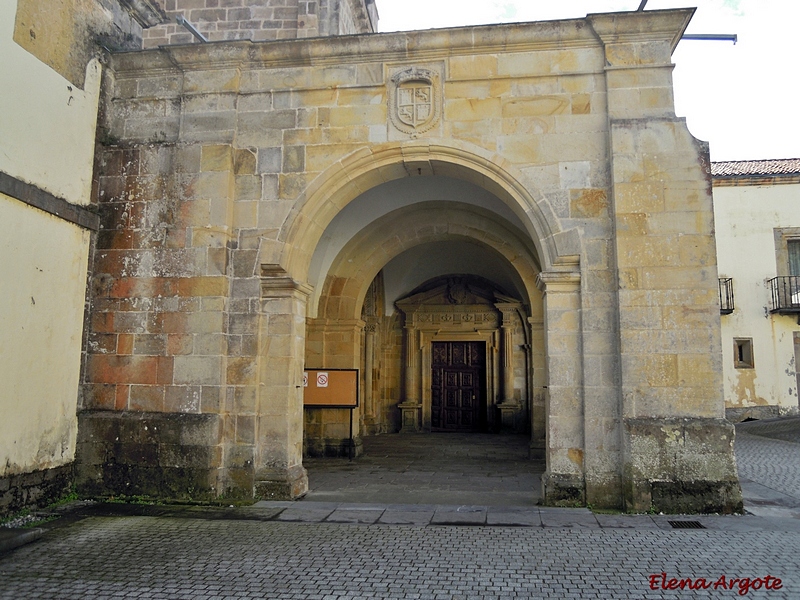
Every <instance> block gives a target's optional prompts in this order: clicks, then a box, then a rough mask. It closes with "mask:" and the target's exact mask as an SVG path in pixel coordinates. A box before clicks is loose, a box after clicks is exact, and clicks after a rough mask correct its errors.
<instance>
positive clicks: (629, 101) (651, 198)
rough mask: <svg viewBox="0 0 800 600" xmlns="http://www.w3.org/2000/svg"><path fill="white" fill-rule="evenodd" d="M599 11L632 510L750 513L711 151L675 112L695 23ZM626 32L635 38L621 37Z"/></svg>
mask: <svg viewBox="0 0 800 600" xmlns="http://www.w3.org/2000/svg"><path fill="white" fill-rule="evenodd" d="M691 13H692V11H691V10H688V9H687V10H683V11H674V12H672V13H671V14H670V15H669V18H668V19H665V20H664V21H663V25H664V26H665V27H664V28H663V29H659V28H653V29H649V30H648V29H644V28H642V27H639V26H638V23H639V22H643V21H641V20H642V19H643V18H646V17H643V16H642V15H643V13H631V14H630V15H631V16H630V17H626V18H623V19H612V18H609V15H599V16H594V15H593V16H590V17H589V20H590V22H591V24H592V27H593V28H594V30H595V32H596V33H597V34H598V36H599V37H600V38H601V40H602V41H603V43H604V51H605V59H606V60H605V65H606V66H605V71H606V86H607V94H608V113H609V119H610V120H609V123H610V150H611V156H610V158H611V168H612V185H613V194H612V202H611V209H612V218H613V220H614V226H615V230H616V236H615V237H614V246H615V262H616V268H617V278H618V288H619V292H618V298H619V299H618V307H619V308H618V311H619V337H620V343H619V353H620V378H621V381H620V385H621V392H622V398H621V407H620V410H621V420H622V432H621V436H622V441H621V447H622V462H623V464H622V488H623V499H624V505H625V508H626V509H627V510H633V511H644V510H651V509H654V510H658V511H664V512H730V511H735V510H740V509H741V492H740V489H739V484H738V481H737V477H736V467H735V464H734V459H733V433H734V432H733V427H732V425H731V424H730V423H728V422H727V421H725V419H724V402H723V394H722V364H721V347H720V319H719V305H718V300H717V293H718V289H717V288H718V280H717V261H716V250H715V244H714V230H713V210H712V199H711V176H710V161H709V155H708V146H707V144H705V143H702V142H699V141H698V140H696V139H695V138H693V137H692V135H691V134H690V133H689V131H688V129H687V127H686V123H685V120H684V119H679V118H677V117H675V113H674V107H673V98H672V67H673V65H672V63H671V53H672V51H673V50H674V48H675V46H676V45H677V43H678V40H679V39H680V36H681V34H682V32H683V29H684V28H685V27H686V25H687V24H688V21H689V19H690V18H691ZM623 27H625V29H626V31H623V30H622V28H623Z"/></svg>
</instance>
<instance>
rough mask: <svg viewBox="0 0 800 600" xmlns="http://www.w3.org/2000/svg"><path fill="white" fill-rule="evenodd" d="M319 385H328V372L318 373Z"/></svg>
mask: <svg viewBox="0 0 800 600" xmlns="http://www.w3.org/2000/svg"><path fill="white" fill-rule="evenodd" d="M317 387H324V388H326V387H328V374H327V373H317Z"/></svg>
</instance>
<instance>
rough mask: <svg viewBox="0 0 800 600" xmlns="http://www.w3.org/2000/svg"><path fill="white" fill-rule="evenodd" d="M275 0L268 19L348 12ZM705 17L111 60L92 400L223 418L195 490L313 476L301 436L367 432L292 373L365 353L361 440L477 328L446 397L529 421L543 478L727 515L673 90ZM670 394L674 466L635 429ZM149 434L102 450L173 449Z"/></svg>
mask: <svg viewBox="0 0 800 600" xmlns="http://www.w3.org/2000/svg"><path fill="white" fill-rule="evenodd" d="M345 5H347V6H351V5H352V3H342V4H340V6H345ZM273 8H274V10H275V11H277V7H269V10H273ZM282 8H283V9H287V10H282V11H280V18H278V12H275V13H274V14H270V15H266V13H259V16H258V17H255V16H254V15H253V14H251V17H250V18H251V19H252V20H256V21H259V22H260V23H261V26H262V28H263V27H265V26H266V29H267V30H272V29H273V21H275V22H277V21H280V22H281V25H280V26H278V25H275V26H274V30H275V31H283V32H291V33H290V37H302V35H301V34H300V26H299V23H300V21H301V20H303V22H304V23H306V24H307V25H308V26H309V27H319V28H320V29H319V30H318V31H319V32H321V31H322V28H323V22H328V23H330V18H333V17H332V15H331V14H326V15H325V16H324V17H323V12H324V11H321V12H320V13H319V17H320V20H318V21H317V22H316V23H317V24H316V25H310V23H311V21H310V20H309V21H305V20H304V19H305V17H303V19H301V18H300V16H298V14H296V13H295V12H293V11H296V6H295V4H293V3H292V2H290V3H289V5H288V6H283V7H282ZM320 8H322V7H320ZM245 9H247V10H255V8H254V7H244V6H230V7H226V9H225V10H223V9H221V8H220V7H217V6H213V7H212V6H208V7H206V6H205V5H203V7H198V8H197V10H198V11H209V12H199V13H198V16H200V15H205V17H207V18H208V21H207V22H208V23H217V24H219V23H225V22H227V21H226V19H229V18H230V16H231V15H233V14H239V13H238V12H236V11H242V13H241V14H242V15H243V14H244V11H245ZM226 11H227V12H226ZM190 13H191V11H190ZM223 13H225V14H224V15H223ZM340 14H343V13H340ZM362 16H363V15H362ZM690 16H691V11H688V10H675V11H658V12H645V13H619V14H614V15H592V16H590V17H587V18H586V19H584V20H570V21H560V22H554V23H530V24H515V25H503V26H492V27H475V28H462V29H452V30H434V31H425V32H411V33H393V34H386V35H381V36H366V35H364V36H348V37H341V38H333V37H330V38H317V39H312V40H302V39H293V40H287V41H284V42H267V43H252V42H247V41H244V42H233V41H232V42H230V43H226V44H206V45H201V44H197V45H187V46H181V47H172V48H169V49H161V50H151V51H147V52H144V53H139V54H133V55H129V54H116V55H114V56H112V58H111V65H110V68H111V69H113V70H114V72H115V79H114V82H113V85H112V87H113V88H114V89H111V90H109V94H108V97H107V98H106V120H107V121H108V128H109V130H110V131H111V132H112V133H113V134H114V135H116V136H117V137H119V138H120V140H121V146H120V147H114V146H109V147H100V148H99V159H98V161H99V164H101V165H102V170H101V172H100V174H99V181H98V189H99V190H102V191H103V194H102V195H101V197H100V198H101V201H100V205H101V222H102V230H101V233H100V235H99V239H100V240H101V242H100V243H101V246H100V247H99V248H98V252H97V255H96V259H95V266H96V269H95V270H96V275H95V279H94V281H93V285H92V298H91V301H92V309H91V313H92V314H91V319H90V321H91V325H90V333H89V335H90V339H91V340H92V342H93V345H92V346H91V348H90V350H89V353H88V357H87V361H86V364H87V367H86V384H87V387H86V391H85V397H86V398H87V403H88V404H87V407H88V406H92V407H94V408H104V409H107V410H109V411H119V410H132V411H146V412H148V413H149V412H152V411H165V414H176V413H185V416H187V417H188V416H191V418H195V417H197V418H199V417H201V416H202V417H203V418H215V419H218V422H219V430H218V434H217V435H216V436H212V437H214V440H213V442H210V441H209V442H203V441H199V442H198V441H196V440H195V441H192V442H191V443H189V442H188V441H182V442H181V444H185V445H187V446H194V447H204V446H206V445H208V446H209V447H211V446H214V447H217V446H221V447H224V449H225V450H224V456H225V461H224V462H222V463H220V464H219V465H218V464H217V462H215V461H216V460H217V455H216V454H215V453H205V452H204V451H198V453H197V456H198V457H199V460H200V463H203V464H205V463H208V465H212V464H213V465H215V466H214V467H213V468H214V469H218V470H219V473H218V474H219V478H218V480H215V483H214V484H213V488H212V486H211V484H209V485H208V486H207V487H206V488H204V489H205V490H206V491H207V492H208V493H209V494H220V493H225V494H233V495H239V496H242V497H251V496H252V495H253V494H255V495H256V496H258V497H262V496H263V497H296V496H299V495H302V494H303V493H304V492H305V489H306V487H305V486H307V482H306V480H305V475H304V471H303V469H302V455H303V447H304V445H305V451H306V452H307V453H310V454H323V455H325V454H331V453H335V454H341V453H342V451H343V450H346V449H347V446H346V442H345V441H343V440H346V438H347V437H348V434H349V423H348V422H347V420H346V419H345V418H344V417H343V415H345V414H347V413H346V411H342V410H335V409H320V410H319V411H318V412H307V413H306V415H305V417H304V415H303V379H302V378H303V369H304V368H309V367H316V368H325V369H357V370H358V371H359V390H360V393H359V405H358V407H357V408H356V409H355V410H354V413H353V417H354V435H355V436H356V439H360V437H361V436H362V435H368V434H374V433H380V432H383V431H396V430H398V429H400V428H401V427H402V428H403V429H404V430H420V429H423V430H428V429H432V428H436V426H435V425H434V419H433V416H432V415H433V414H434V411H433V408H432V406H433V394H434V392H433V390H434V383H433V382H432V379H433V377H434V374H433V370H432V364H433V362H432V358H431V354H432V352H433V350H432V349H433V344H434V343H438V342H442V343H453V342H454V341H468V342H470V343H475V344H479V346H478V347H480V348H483V349H484V351H485V357H486V358H485V360H484V362H483V364H482V365H481V366H479V367H476V368H477V370H476V372H475V373H473V375H475V376H476V377H477V379H478V380H479V382H480V383H479V384H477V385H476V386H474V388H475V389H474V390H472V388H470V389H471V391H469V397H468V398H467V396H466V395H465V396H464V398H466V399H467V400H469V401H470V402H472V401H473V400H474V402H475V405H477V406H478V408H477V411H476V412H475V415H476V416H474V415H473V413H471V412H470V413H469V414H470V415H471V416H469V417H464V416H463V415H461V416H457V417H454V418H455V419H456V421H458V419H461V418H463V419H467V420H469V419H473V420H472V421H470V423H472V425H471V426H473V427H476V428H485V429H487V430H503V429H512V430H520V429H522V430H525V431H530V432H531V434H532V436H531V451H532V453H534V454H535V455H536V456H539V457H541V456H542V455H544V457H545V458H546V460H547V473H546V475H545V482H544V489H545V500H546V501H547V502H548V503H552V504H583V503H587V502H588V503H592V504H593V505H596V506H609V507H615V508H626V509H630V510H640V509H641V507H642V506H643V505H644V504H648V506H647V507H646V508H649V504H650V503H658V504H659V505H663V506H665V507H678V506H680V507H682V508H684V509H687V510H688V509H691V508H692V507H694V509H696V510H707V509H709V507H710V506H712V505H716V506H719V507H723V508H724V509H725V510H735V508H736V502H735V493H736V492H735V490H736V475H735V469H734V468H733V463H732V461H731V460H729V459H730V457H731V449H730V448H727V447H726V446H725V445H724V444H721V445H718V446H715V447H714V449H713V450H712V452H711V455H712V456H713V457H715V458H714V461H712V463H713V464H711V463H709V464H707V465H703V464H702V463H701V462H699V461H698V459H697V457H698V456H700V455H701V454H702V453H701V452H700V451H699V450H697V448H699V446H697V448H695V445H697V444H700V439H701V438H702V436H703V435H705V434H708V435H712V436H713V435H718V434H719V433H720V431H723V430H724V428H723V427H722V426H721V425H719V423H718V422H717V420H719V419H721V418H722V415H723V405H722V398H721V380H720V376H719V367H720V360H721V358H720V357H721V349H720V347H719V317H718V314H717V312H716V310H717V306H716V301H717V300H716V285H717V274H716V256H715V251H714V245H713V237H712V235H713V216H712V212H711V196H710V188H709V185H708V171H707V162H708V152H707V147H705V146H704V145H702V144H700V143H698V142H697V141H696V140H694V139H693V138H692V137H691V135H690V134H689V132H688V130H687V129H686V125H685V122H684V121H683V120H681V119H678V118H676V117H675V116H674V108H673V106H672V88H671V69H672V65H671V58H670V55H671V52H672V49H673V48H674V46H675V44H676V43H677V41H678V39H679V37H680V33H681V32H682V31H683V28H684V27H685V25H686V23H687V22H688V19H689V18H690ZM189 18H190V19H191V14H190V17H189ZM359 18H360V17H359ZM204 22H205V21H204ZM268 22H269V25H266V24H267V23H268ZM237 23H239V21H237ZM355 23H356V22H354V23H353V24H351V25H353V26H356V24H355ZM169 27H174V26H169ZM238 27H239V25H237V28H238ZM234 29H236V28H234ZM234 29H231V30H229V31H234ZM356 30H358V31H363V29H358V27H357V28H356ZM215 31H217V32H219V33H220V36H221V37H220V39H222V38H224V37H225V35H226V34H223V33H222V32H220V30H215ZM310 31H311V30H310V29H308V30H306V33H308V32H310ZM236 33H241V31H239V30H238V29H236ZM328 33H332V31H328ZM153 35H154V36H156V37H152V38H150V37H149V38H148V40H149V42H148V43H156V40H164V39H167V38H168V37H169V36H173V35H174V36H179V35H181V34H180V33H178V32H177V31H176V30H174V29H173V30H170V29H168V28H167V29H163V28H162V29H161V30H160V31H159V32H155V31H154V33H153ZM277 35H278V34H277V33H276V36H277ZM158 36H160V37H158ZM170 39H172V38H170ZM177 82H180V85H178V83H177ZM178 89H180V90H181V93H182V94H183V96H182V99H181V102H180V103H176V102H175V101H174V99H175V94H176V90H178ZM175 123H177V124H179V127H176V126H174V125H173V124H175ZM154 136H156V138H158V136H161V139H155V141H154ZM123 146H124V147H123ZM403 286H406V287H405V288H404V287H403ZM399 290H402V293H401V291H399ZM437 389H438V388H437ZM462 392H463V390H462ZM198 393H199V397H200V398H199V403H198V400H197V396H198ZM398 405H399V406H398ZM121 418H125V417H121ZM165 418H166V417H165ZM670 419H673V420H678V421H680V420H682V419H686V420H688V421H687V423H705V424H706V429H705V430H703V431H705V433H700V432H699V430H698V432H694V430H693V429H692V432H693V433H692V434H691V435H692V436H694V437H692V439H693V440H695V441H692V442H691V444H690V448H689V449H687V450H685V451H682V452H680V453H678V454H677V455H674V456H677V458H675V459H674V461H673V462H672V463H669V462H668V461H666V458H665V457H667V456H670V452H671V450H670V449H671V448H672V444H673V442H672V441H668V440H667V439H666V438H664V440H663V443H662V442H659V443H662V445H661V446H658V444H656V446H655V447H650V446H648V445H647V441H648V440H649V439H650V438H649V437H648V436H647V435H643V434H641V431H640V430H641V429H642V428H644V429H647V427H651V425H652V427H660V426H661V425H664V423H666V422H668V421H669V420H670ZM401 420H402V422H401ZM676 422H677V421H676ZM681 422H682V421H681ZM648 423H650V424H651V425H646V424H648ZM626 424H628V425H626ZM630 424H641V425H636V426H635V427H634V426H629V425H630ZM655 424H661V425H655ZM714 424H716V425H714ZM462 425H463V423H462ZM664 426H665V427H666V425H664ZM670 427H671V426H670ZM686 427H688V428H689V429H691V427H690V426H689V425H687V426H686ZM442 428H445V427H442ZM687 431H688V429H687ZM670 439H671V438H670ZM152 443H153V442H152V441H150V442H146V443H144V446H142V445H135V444H142V443H141V442H131V443H130V444H131V445H130V447H124V448H123V447H113V448H112V450H110V451H111V452H112V454H113V453H117V454H118V457H117V458H118V459H119V460H118V463H119V464H124V465H126V468H127V467H128V466H130V467H131V468H135V467H136V464H135V463H136V460H137V457H139V458H138V460H139V461H140V462H141V464H142V465H145V464H148V465H151V466H148V467H147V468H149V469H154V470H157V469H158V468H160V463H159V462H158V461H159V460H160V458H159V457H160V456H162V453H159V452H155V453H153V452H152V450H151V446H152ZM653 443H655V442H653ZM709 443H710V442H709ZM148 444H150V445H151V446H148ZM155 444H156V447H158V442H157V441H156V442H155ZM726 448H727V449H726ZM86 449H87V452H88V451H91V452H92V453H94V454H95V455H96V454H97V448H94V447H89V446H86ZM164 452H166V450H164ZM169 456H171V457H173V458H174V459H175V462H178V463H180V462H181V461H182V460H183V459H184V458H186V459H187V460H188V457H186V456H185V454H184V453H182V452H181V451H180V450H178V449H177V448H171V449H170V450H169ZM182 457H183V458H182ZM653 457H660V458H658V459H657V460H656V459H655V458H653ZM651 459H653V460H656V462H655V463H651V462H648V461H650V460H651ZM659 461H660V462H659ZM665 461H666V462H665ZM142 468H144V467H142ZM170 468H173V467H170ZM181 468H186V469H200V468H201V467H200V466H199V463H197V464H195V463H191V466H186V467H181ZM208 468H209V469H211V468H212V467H211V466H209V467H208ZM192 472H194V471H192ZM204 472H205V471H204ZM208 472H210V471H208ZM112 475H113V477H118V476H119V473H116V472H114V473H112V472H111V471H109V476H112ZM95 476H96V477H99V475H97V472H96V471H95ZM204 476H205V475H204ZM142 477H143V479H144V480H147V481H148V482H150V483H148V485H150V484H152V483H153V480H152V478H153V477H157V475H156V474H155V471H153V473H150V472H149V471H148V472H147V473H146V474H144V475H142ZM181 477H183V475H180V477H178V479H179V480H181V481H184V480H183V479H181ZM209 481H210V480H209ZM659 482H660V483H659ZM165 485H166V484H165ZM681 486H683V487H681ZM715 486H716V487H715ZM726 486H727V487H726ZM156 487H158V486H156ZM165 489H166V488H165ZM169 489H172V488H169ZM212 489H213V491H210V490H212ZM681 490H683V491H685V492H686V494H685V495H686V498H685V499H682V500H680V501H679V500H678V497H679V495H680V494H681V493H682V492H681ZM714 490H717V492H714ZM726 490H727V491H726ZM715 493H716V496H715V495H714V494H715ZM715 503H716V504H715ZM721 509H722V508H721Z"/></svg>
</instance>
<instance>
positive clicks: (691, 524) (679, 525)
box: [667, 521, 705, 529]
mask: <svg viewBox="0 0 800 600" xmlns="http://www.w3.org/2000/svg"><path fill="white" fill-rule="evenodd" d="M667 523H669V524H670V525H671V526H672V528H673V529H705V526H704V525H703V524H702V523H701V522H700V521H667Z"/></svg>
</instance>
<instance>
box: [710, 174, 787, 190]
mask: <svg viewBox="0 0 800 600" xmlns="http://www.w3.org/2000/svg"><path fill="white" fill-rule="evenodd" d="M798 183H800V174H797V173H795V174H792V175H768V176H764V175H728V176H726V175H717V176H712V177H711V185H712V187H736V186H746V185H753V186H765V185H792V184H798Z"/></svg>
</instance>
